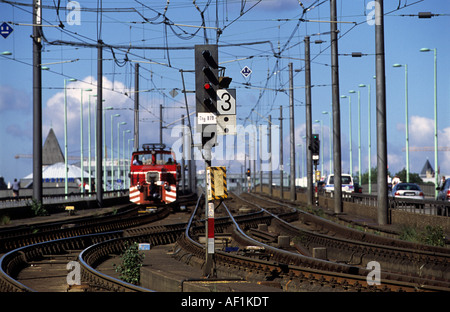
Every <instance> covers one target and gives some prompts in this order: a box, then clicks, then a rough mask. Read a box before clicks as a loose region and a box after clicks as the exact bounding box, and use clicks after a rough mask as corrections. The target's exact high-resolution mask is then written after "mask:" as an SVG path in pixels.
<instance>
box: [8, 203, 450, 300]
mask: <svg viewBox="0 0 450 312" xmlns="http://www.w3.org/2000/svg"><path fill="white" fill-rule="evenodd" d="M233 197H234V198H235V201H227V202H224V203H222V205H223V207H224V209H223V212H222V215H223V217H219V218H217V219H216V220H215V228H216V233H217V235H219V234H222V235H224V236H229V237H230V238H231V242H230V243H229V246H236V247H238V248H239V249H238V251H237V252H224V251H219V250H217V251H216V253H215V265H216V270H225V271H227V272H234V274H236V275H239V274H240V275H242V276H245V278H246V279H253V280H259V281H262V283H267V284H271V285H278V286H279V287H282V288H283V289H284V290H288V291H289V290H293V291H371V292H372V291H449V290H450V286H449V283H448V279H447V280H439V279H438V278H434V279H429V278H424V277H423V276H413V275H412V274H410V273H398V272H385V271H384V267H383V266H382V269H383V271H382V273H381V285H369V284H368V282H367V276H368V274H370V270H367V269H366V268H365V267H364V265H357V264H355V263H352V262H351V261H343V260H342V259H341V260H339V259H337V261H335V262H333V261H331V260H330V259H327V260H323V259H316V258H313V257H311V256H310V254H308V253H310V252H311V250H312V248H316V247H315V246H322V245H321V244H322V242H321V241H318V239H317V237H321V239H325V238H326V239H327V240H329V241H333V239H334V243H330V244H329V245H327V246H332V247H333V246H334V247H333V248H335V247H336V246H341V245H342V246H344V245H345V244H347V247H345V248H344V247H339V248H336V249H337V250H345V249H349V250H350V251H351V252H352V253H353V255H354V256H353V259H356V254H357V253H355V250H354V249H355V248H356V247H354V246H353V247H349V246H350V245H348V244H349V243H348V242H347V241H349V242H351V244H356V242H355V240H357V239H359V241H360V243H363V244H369V245H370V244H372V246H371V247H370V248H372V249H371V250H375V249H376V248H382V249H383V248H384V249H388V246H389V243H388V241H386V242H385V244H384V245H383V244H378V245H376V244H374V243H373V242H372V243H371V242H370V240H371V239H372V238H369V237H367V235H366V237H365V239H366V240H367V242H365V241H364V239H361V238H360V237H359V238H357V239H355V240H351V239H349V238H348V237H351V236H349V235H350V234H339V235H338V232H339V231H337V230H336V229H334V228H333V227H332V226H333V224H331V225H329V224H326V225H327V226H330V227H326V226H325V225H323V224H322V225H320V223H321V222H323V221H322V220H319V221H317V220H316V221H314V222H316V223H314V225H311V224H312V223H313V221H311V220H310V219H308V218H310V217H309V216H303V215H302V213H299V212H298V211H297V210H295V209H292V207H289V206H285V207H283V208H277V209H275V210H277V211H276V215H275V214H273V213H269V212H268V211H267V209H264V208H263V207H261V205H258V204H257V205H256V206H255V205H254V204H255V203H256V202H257V199H256V198H254V197H252V199H251V202H243V201H241V200H242V199H241V198H239V197H237V196H236V195H233ZM247 200H248V199H247ZM260 200H261V199H260ZM201 202H202V199H201V198H199V199H198V201H197V206H196V209H195V210H196V211H195V212H194V213H193V214H192V216H191V219H190V220H189V222H188V223H184V222H181V223H177V224H165V225H164V224H163V225H157V226H143V225H142V224H141V225H140V226H136V227H133V228H129V229H122V230H113V231H109V232H103V233H95V234H86V235H78V236H75V237H69V238H61V239H56V240H54V241H51V242H41V243H37V244H34V245H29V246H23V247H19V248H17V249H14V250H11V251H9V252H8V253H7V254H5V255H4V256H3V257H2V259H1V260H0V269H1V272H0V290H1V291H40V290H41V289H39V287H38V286H35V285H33V283H32V282H33V278H29V277H28V278H24V279H23V278H22V276H23V274H22V273H23V272H24V271H23V269H28V270H33V269H36V268H38V267H39V266H41V265H44V263H45V265H48V266H53V268H52V271H53V272H54V273H55V274H56V277H55V278H59V279H60V280H61V279H64V278H66V277H67V268H66V270H65V271H64V268H63V266H64V265H67V263H68V262H70V261H74V259H78V263H79V264H80V270H81V280H82V281H83V284H82V285H81V287H85V288H86V289H88V290H89V291H108V292H111V291H150V290H148V289H143V288H141V287H138V286H134V285H131V284H127V283H124V282H123V281H120V280H118V279H116V278H114V277H111V276H109V275H107V274H105V273H101V272H100V271H98V270H97V267H98V266H99V265H100V264H101V263H102V262H103V261H105V260H106V259H108V258H109V257H110V256H111V255H117V254H120V253H121V252H122V251H123V249H124V246H125V244H126V243H127V242H150V243H151V244H152V245H153V246H156V245H164V244H172V243H175V244H176V245H177V248H183V250H184V251H185V253H186V252H187V253H189V254H191V255H192V260H193V261H194V259H196V260H195V261H196V262H197V263H198V264H199V265H202V263H203V261H204V249H203V245H202V244H200V243H199V242H198V237H200V236H203V235H204V234H203V233H204V220H202V218H201V217H198V215H199V213H200V208H199V207H203V205H201ZM264 202H265V203H266V206H267V203H268V202H267V200H266V199H264ZM243 204H245V205H246V206H247V207H248V206H251V207H253V209H251V210H252V212H248V211H245V214H241V215H234V214H233V213H232V212H231V211H232V210H234V211H239V209H240V208H239V207H242V205H243ZM270 205H272V206H274V203H271V204H270ZM270 210H272V211H273V210H274V209H273V208H272V209H270ZM165 215H167V212H164V211H163V209H161V210H159V211H158V213H156V214H149V217H151V218H154V220H158V219H161V218H164V217H165ZM141 218H142V217H141ZM130 219H133V218H130ZM297 219H300V220H308V221H307V222H306V223H308V227H309V228H311V227H313V228H316V229H319V230H318V231H316V233H314V231H311V230H307V229H299V227H293V226H292V225H291V224H290V223H289V222H293V221H295V220H297ZM285 220H288V221H289V222H286V221H285ZM148 222H152V221H150V220H148ZM297 223H298V222H296V224H297ZM261 224H264V225H266V226H268V227H270V228H271V229H275V230H276V231H277V234H276V235H275V234H273V232H272V233H270V232H267V231H264V230H258V229H257V228H258V226H260V225H261ZM262 228H263V229H264V227H262ZM246 231H247V232H248V233H246ZM299 231H300V232H301V233H302V234H301V235H300V237H301V239H299V240H297V241H298V242H300V243H302V246H300V247H296V246H295V245H296V244H292V243H291V244H289V246H288V247H285V248H284V249H283V248H278V246H277V245H276V244H274V243H273V241H274V240H275V238H276V237H278V236H280V235H282V236H289V237H290V239H289V241H293V237H298V236H299ZM309 232H311V233H309ZM319 232H321V233H319ZM323 232H327V233H328V234H330V235H324V234H323ZM306 234H308V235H306ZM345 235H347V236H346V237H347V238H345V239H343V238H342V237H341V236H345ZM351 235H357V234H351ZM359 235H362V234H359ZM251 236H252V237H251ZM324 237H325V238H324ZM356 237H358V236H356ZM257 238H258V239H257ZM262 241H263V242H262ZM342 241H344V242H345V243H343V242H342ZM337 242H340V243H339V244H338V243H337ZM391 244H392V243H391ZM398 244H403V243H398ZM375 245H376V246H375ZM249 246H252V247H251V248H248V247H249ZM379 246H384V247H379ZM256 247H257V248H256ZM404 247H405V246H403V247H395V248H403V249H406V248H404ZM367 248H369V247H367ZM294 249H296V250H295V251H294ZM352 249H353V251H352ZM425 249H427V248H425ZM298 250H300V251H301V253H303V254H301V253H299V252H298ZM396 252H397V253H401V252H402V251H396ZM409 252H410V254H411V255H414V250H411V251H409ZM338 253H339V252H338V251H334V249H333V250H332V248H331V247H327V257H328V258H332V257H334V255H335V254H338ZM384 253H385V257H386V259H387V261H389V259H392V258H391V256H390V255H389V253H386V251H384ZM423 254H425V255H426V257H431V256H434V257H435V258H433V259H434V260H433V261H437V262H439V261H441V262H442V261H443V260H445V261H446V262H448V253H447V254H444V255H439V254H438V253H436V252H435V253H434V255H433V252H432V251H430V250H428V251H423ZM402 257H403V258H402ZM408 257H409V256H408ZM408 257H406V258H408ZM416 257H417V255H416ZM420 257H425V256H420ZM436 257H442V258H441V259H440V260H439V258H436ZM360 258H361V257H360ZM363 258H364V257H362V259H363ZM400 258H402V259H404V258H405V256H400ZM348 259H349V258H347V260H348ZM430 259H431V258H430ZM378 260H380V261H381V259H378ZM438 260H439V261H438ZM361 263H363V262H361ZM383 263H384V262H383ZM57 266H58V269H56V267H57ZM42 270H43V271H46V269H45V268H43V269H42ZM422 272H425V271H422ZM21 274H22V275H21ZM44 274H45V273H44ZM28 276H30V275H28ZM21 278H22V279H21ZM34 280H36V278H34ZM60 285H65V286H64V287H66V288H67V283H66V282H65V281H64V280H62V281H61V282H60ZM57 290H64V289H61V288H57V289H55V290H52V291H57ZM66 290H67V289H66ZM46 291H49V290H48V289H47V290H46Z"/></svg>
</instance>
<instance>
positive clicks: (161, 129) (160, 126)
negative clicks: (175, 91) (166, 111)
mask: <svg viewBox="0 0 450 312" xmlns="http://www.w3.org/2000/svg"><path fill="white" fill-rule="evenodd" d="M159 143H160V144H163V106H162V104H159Z"/></svg>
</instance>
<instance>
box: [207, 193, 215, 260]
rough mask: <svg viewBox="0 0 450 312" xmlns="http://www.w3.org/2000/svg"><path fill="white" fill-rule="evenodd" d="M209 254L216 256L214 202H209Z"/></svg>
mask: <svg viewBox="0 0 450 312" xmlns="http://www.w3.org/2000/svg"><path fill="white" fill-rule="evenodd" d="M207 250H208V254H214V202H208V248H207Z"/></svg>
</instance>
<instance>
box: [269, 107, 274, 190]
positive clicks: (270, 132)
mask: <svg viewBox="0 0 450 312" xmlns="http://www.w3.org/2000/svg"><path fill="white" fill-rule="evenodd" d="M268 131H269V134H268V136H269V138H268V140H269V142H268V144H269V155H270V156H269V157H270V158H269V195H270V197H272V195H273V188H272V115H269V127H268Z"/></svg>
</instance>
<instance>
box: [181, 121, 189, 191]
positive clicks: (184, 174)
mask: <svg viewBox="0 0 450 312" xmlns="http://www.w3.org/2000/svg"><path fill="white" fill-rule="evenodd" d="M188 118H189V116H188ZM181 129H182V133H181V138H182V140H183V145H182V146H183V147H182V148H183V152H182V157H181V192H182V193H183V195H184V194H185V191H186V185H185V184H186V172H185V170H184V166H185V164H186V161H185V159H186V136H185V132H184V115H181Z"/></svg>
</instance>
